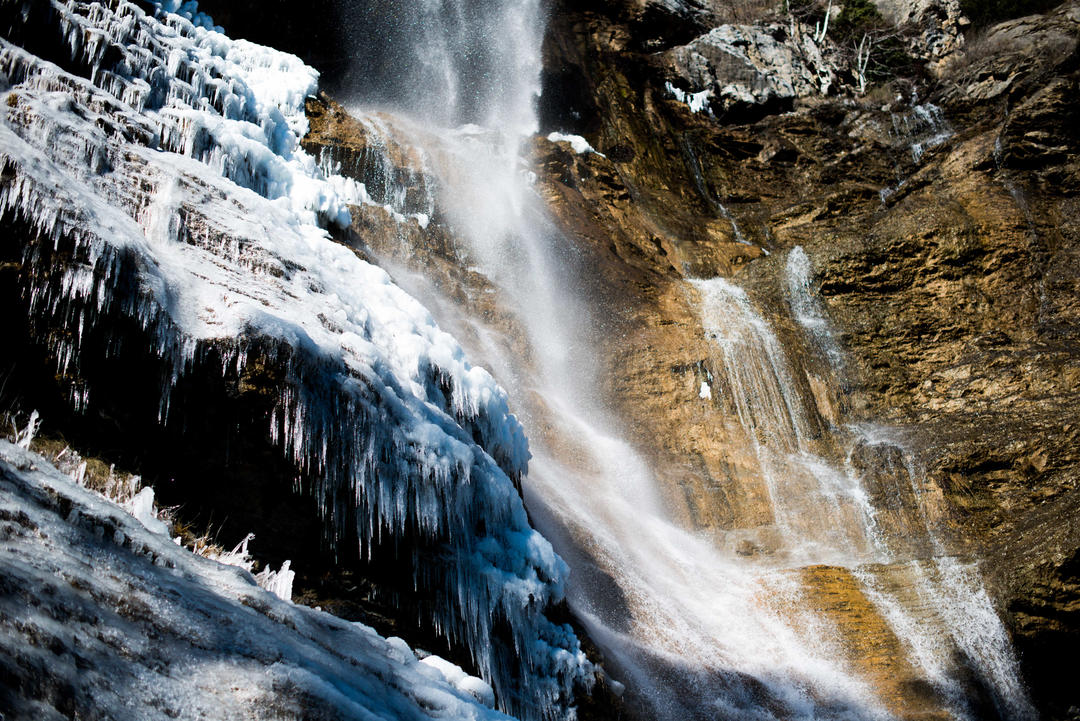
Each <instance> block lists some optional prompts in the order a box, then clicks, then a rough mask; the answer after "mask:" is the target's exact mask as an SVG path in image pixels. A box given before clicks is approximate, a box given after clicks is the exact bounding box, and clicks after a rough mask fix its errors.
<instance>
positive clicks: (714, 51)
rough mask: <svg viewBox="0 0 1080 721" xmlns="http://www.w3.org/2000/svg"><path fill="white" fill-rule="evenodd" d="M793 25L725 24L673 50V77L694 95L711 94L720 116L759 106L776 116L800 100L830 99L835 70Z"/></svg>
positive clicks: (731, 114) (727, 115)
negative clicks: (794, 35)
mask: <svg viewBox="0 0 1080 721" xmlns="http://www.w3.org/2000/svg"><path fill="white" fill-rule="evenodd" d="M791 29H792V26H791V25H787V26H785V25H780V24H771V25H762V26H752V25H749V26H748V25H721V26H720V27H718V28H714V29H712V30H710V31H709V32H708V33H706V34H705V35H702V36H701V37H699V38H696V39H695V40H694V41H692V42H691V43H689V44H687V45H683V46H680V47H678V48H675V49H674V50H671V51H669V55H670V58H671V63H672V67H673V69H674V71H675V73H676V74H677V75H678V76H679V77H680V78H681V79H683V80H685V81H686V82H687V83H688V84H689V86H690V88H691V92H693V93H698V92H708V93H709V97H710V99H711V100H710V106H711V107H712V108H713V112H714V113H715V114H717V115H719V116H720V117H729V116H733V115H738V114H740V113H745V112H747V111H749V110H751V109H753V108H755V107H757V108H761V111H762V112H778V111H781V110H785V109H788V108H790V107H791V106H792V104H793V102H794V100H795V99H796V98H804V97H808V96H811V95H819V94H820V95H828V93H829V90H830V88H831V87H832V85H833V82H834V80H833V71H832V68H831V67H830V66H829V64H828V63H827V62H826V60H825V58H823V57H822V53H821V50H820V49H819V48H818V46H817V44H816V43H815V42H814V39H813V38H812V37H811V36H810V35H809V34H803V33H800V34H799V36H798V37H797V38H791V40H790V41H789V34H790V32H791Z"/></svg>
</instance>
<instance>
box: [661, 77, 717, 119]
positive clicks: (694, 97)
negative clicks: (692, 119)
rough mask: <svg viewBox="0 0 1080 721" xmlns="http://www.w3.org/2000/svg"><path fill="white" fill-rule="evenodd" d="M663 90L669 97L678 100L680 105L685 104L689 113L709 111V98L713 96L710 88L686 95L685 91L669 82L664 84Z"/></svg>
mask: <svg viewBox="0 0 1080 721" xmlns="http://www.w3.org/2000/svg"><path fill="white" fill-rule="evenodd" d="M664 89H665V90H667V91H668V93H669V94H670V95H671V97H673V98H675V99H676V100H678V101H679V102H680V103H686V105H687V107H689V108H690V112H691V113H700V112H701V111H702V110H706V111H707V110H709V98H711V97H712V96H713V91H712V88H705V89H704V90H702V91H701V92H699V93H688V92H687V91H685V90H683V89H681V88H678V87H676V86H675V85H673V84H672V83H671V82H670V81H669V82H667V83H664Z"/></svg>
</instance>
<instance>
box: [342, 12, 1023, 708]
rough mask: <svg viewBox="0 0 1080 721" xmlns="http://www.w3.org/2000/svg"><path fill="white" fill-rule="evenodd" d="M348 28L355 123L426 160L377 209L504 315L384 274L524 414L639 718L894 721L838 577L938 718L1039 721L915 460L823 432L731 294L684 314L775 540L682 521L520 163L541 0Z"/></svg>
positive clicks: (714, 291) (793, 374) (827, 341)
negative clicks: (436, 250)
mask: <svg viewBox="0 0 1080 721" xmlns="http://www.w3.org/2000/svg"><path fill="white" fill-rule="evenodd" d="M365 8H366V9H365ZM372 8H374V9H372ZM346 16H347V17H350V18H351V22H350V23H349V32H350V36H351V37H353V38H356V39H357V40H355V42H356V43H357V48H356V49H355V54H356V58H357V60H356V67H355V74H356V77H357V78H370V82H369V83H366V84H363V83H359V82H358V83H357V84H356V86H357V88H358V90H357V94H356V97H355V98H354V99H353V102H352V103H351V110H352V111H353V113H354V114H355V115H357V116H358V117H359V118H360V119H361V120H362V121H363V122H364V123H365V124H366V125H367V127H368V129H369V131H370V132H371V134H372V135H373V137H375V138H376V139H379V140H378V142H382V143H385V144H386V145H391V144H397V145H399V146H401V147H407V148H409V149H410V152H411V156H412V157H415V158H416V162H417V163H418V165H419V167H418V168H416V169H415V177H414V178H413V180H415V178H419V177H423V178H425V179H426V180H425V193H427V195H426V199H425V200H424V201H423V202H420V203H417V201H416V200H415V198H413V199H411V200H409V201H406V196H407V195H408V193H406V192H405V189H404V188H400V187H399V188H396V189H395V188H394V187H392V186H393V182H392V180H388V179H389V178H393V177H394V173H393V171H392V169H390V168H389V166H388V167H387V168H384V169H383V170H382V171H379V173H381V175H380V174H379V173H375V176H378V177H381V178H382V179H383V182H384V184H385V185H387V187H386V188H384V189H383V192H381V197H380V199H379V201H378V202H379V203H386V204H387V206H388V208H389V209H390V210H392V211H395V212H398V213H400V214H401V216H408V215H409V214H414V217H421V218H422V219H423V221H424V223H425V227H426V222H427V218H428V216H429V215H433V216H434V217H436V218H437V219H438V221H439V222H441V223H443V224H444V225H445V226H446V227H448V228H450V229H451V230H452V233H451V235H452V238H453V241H452V242H453V245H454V247H453V253H454V254H455V255H456V259H457V261H458V262H459V263H460V264H461V265H462V266H463V267H464V268H465V269H466V270H467V271H468V273H469V274H470V277H474V278H475V280H474V281H472V282H471V285H470V284H469V283H466V284H465V285H466V288H465V290H466V291H467V294H471V296H472V299H471V300H472V302H473V303H476V302H477V296H481V295H488V296H490V297H491V298H492V299H493V302H494V305H495V306H497V308H498V309H499V311H500V312H499V313H498V314H493V315H492V317H488V318H483V317H478V316H477V315H476V314H475V313H469V312H467V311H466V310H463V308H465V307H466V306H467V305H468V304H467V303H465V304H462V302H460V299H458V298H457V297H456V295H455V293H453V292H451V289H449V288H447V287H446V286H445V285H444V284H442V283H440V282H438V281H436V280H434V279H433V278H432V277H430V276H429V275H428V274H426V273H422V272H419V270H418V269H417V265H423V264H424V263H425V260H424V258H423V256H422V255H419V256H414V257H413V260H414V261H415V262H413V263H412V264H410V262H409V260H410V256H411V255H413V254H412V250H410V249H409V248H407V247H403V248H400V249H397V250H396V251H394V252H383V255H384V256H385V257H384V258H383V261H384V263H385V264H386V265H387V266H388V267H389V268H390V270H391V271H392V273H393V274H394V275H395V277H396V278H397V279H398V281H399V282H400V283H401V284H402V285H404V286H405V287H406V289H407V290H409V291H410V292H411V293H413V294H415V295H416V296H418V297H420V299H421V300H423V301H424V302H425V304H426V305H427V306H428V307H429V308H431V309H432V310H433V312H434V313H435V314H436V316H437V317H438V319H439V322H440V324H441V325H442V326H443V327H445V328H447V329H448V330H450V331H451V332H452V333H454V334H455V335H456V336H457V337H458V338H459V339H460V340H461V342H462V343H463V344H464V345H466V347H467V348H468V349H469V351H470V354H471V356H472V357H473V358H474V359H476V360H477V361H479V362H482V363H484V364H485V365H487V366H488V367H489V368H490V369H491V370H492V371H493V372H494V373H495V375H496V376H497V377H498V378H500V380H501V382H502V383H503V384H504V385H505V386H506V387H507V388H508V389H509V391H510V394H511V397H512V398H514V399H516V402H517V412H518V413H519V415H520V416H521V417H522V419H523V421H524V425H525V427H526V429H527V431H528V432H529V433H530V437H531V447H532V452H533V456H534V457H533V460H532V462H531V464H530V471H529V475H528V478H527V479H526V482H525V489H524V490H525V494H526V500H527V503H528V505H529V507H530V511H531V513H532V515H533V518H534V521H535V522H536V524H537V525H538V527H539V528H540V530H541V531H543V532H544V533H545V535H547V536H548V537H549V538H550V539H551V540H552V542H553V543H554V544H555V545H556V547H557V549H558V550H559V552H560V553H561V554H562V555H563V557H564V558H565V559H566V560H567V561H568V562H569V564H570V567H571V569H572V577H571V582H570V588H569V595H570V602H571V605H572V607H573V609H574V610H575V612H576V613H577V615H578V616H579V617H580V618H581V619H582V620H583V622H584V623H585V625H586V627H587V629H588V631H589V633H590V635H591V636H592V637H593V639H594V640H595V641H596V642H597V643H598V644H599V645H600V647H601V648H602V649H603V651H604V653H605V656H606V659H607V665H608V666H609V669H610V671H611V673H612V675H613V676H614V677H616V678H617V679H618V680H619V681H621V682H622V683H623V684H625V686H626V687H627V694H628V696H629V698H630V699H632V701H633V703H632V706H636V707H644V708H648V709H649V711H648V712H647V713H645V714H644V715H645V716H650V717H655V718H662V719H673V720H674V719H679V720H682V719H698V718H700V719H715V718H740V719H781V718H782V719H853V720H854V719H877V718H882V719H884V718H891V717H894V716H896V715H898V714H899V711H898V708H897V704H896V702H895V700H894V699H890V698H888V695H889V694H888V693H883V692H882V687H883V683H882V682H881V680H880V679H875V678H874V674H873V673H868V672H867V670H866V667H865V664H863V665H862V666H860V659H859V658H858V651H857V650H853V649H852V646H851V638H850V634H848V636H845V634H844V632H843V629H842V626H843V624H844V623H846V622H848V621H850V620H851V619H850V618H845V617H844V616H843V612H840V611H835V612H826V611H823V610H822V608H823V605H822V604H823V602H822V600H821V594H819V593H817V590H818V589H819V586H815V581H814V580H813V579H814V578H818V577H820V576H821V575H822V574H825V573H826V571H824V570H822V569H839V571H828V573H830V574H833V575H832V576H830V578H833V577H835V578H837V579H840V581H838V582H842V583H846V584H847V586H845V589H846V590H847V592H848V593H849V594H850V595H852V596H853V597H856V598H857V599H860V602H861V603H863V604H864V605H865V608H867V609H870V610H871V611H872V613H873V615H874V616H875V617H876V618H878V619H880V623H879V624H878V625H879V626H880V627H881V628H882V629H884V630H883V631H882V634H883V635H884V636H886V637H888V638H893V639H897V640H898V643H897V646H896V648H897V652H898V654H899V655H901V656H902V657H903V658H902V659H901V661H902V663H903V665H904V667H905V668H909V669H913V671H911V677H912V678H913V679H919V680H921V681H922V682H924V683H926V684H928V685H929V687H930V688H931V691H929V692H928V693H927V694H926V695H927V696H931V697H933V698H934V699H936V700H935V701H934V702H933V705H934V706H935V708H936V709H939V710H944V711H946V712H947V715H950V716H952V717H955V718H958V719H974V718H976V716H977V714H978V713H980V711H979V709H977V708H974V707H973V706H972V705H971V704H970V703H969V702H968V699H967V696H968V695H969V694H968V692H967V690H968V689H969V688H970V687H971V683H970V678H965V677H963V675H964V674H967V675H968V676H969V677H970V676H971V675H974V676H975V677H977V684H978V685H980V686H982V687H984V688H987V689H989V696H990V699H991V701H992V702H993V704H994V706H995V707H996V708H997V713H998V714H999V715H1000V716H1002V717H1004V718H1026V717H1029V716H1030V715H1031V711H1030V707H1029V706H1028V704H1027V701H1026V698H1025V696H1024V692H1023V690H1022V688H1021V686H1020V685H1019V682H1018V681H1017V671H1016V661H1015V658H1014V657H1013V654H1012V651H1011V648H1010V646H1009V643H1008V639H1007V636H1006V635H1005V632H1004V629H1003V628H1002V626H1001V624H1000V622H999V621H998V619H997V617H996V615H995V614H994V611H993V608H992V606H991V604H990V601H989V599H988V598H987V596H986V594H985V592H984V591H983V590H982V586H981V582H980V580H979V578H978V574H977V571H976V569H975V568H974V567H973V566H972V565H971V564H968V563H965V562H963V561H962V560H959V559H956V558H953V557H952V556H950V554H949V553H948V552H947V550H946V549H944V548H943V547H942V546H941V544H940V542H939V541H938V540H937V539H936V538H935V537H934V535H933V533H932V532H931V527H932V525H933V524H932V523H931V522H930V519H928V514H930V513H931V511H930V510H928V509H927V508H926V504H925V502H924V496H925V495H926V494H927V490H926V488H925V484H924V483H923V479H922V477H921V475H920V473H919V471H918V468H917V464H916V463H915V462H914V461H912V460H911V454H910V453H909V452H908V451H907V449H906V448H905V447H904V444H903V443H902V441H901V440H900V439H898V438H896V437H895V434H894V433H892V432H890V431H888V430H887V429H881V428H875V427H868V426H859V427H855V426H852V427H848V428H834V427H832V426H831V425H829V424H828V423H826V422H824V421H822V420H821V418H820V417H818V416H816V415H815V414H816V413H817V411H816V410H815V407H814V399H813V398H811V397H808V395H807V394H806V393H805V392H804V391H803V390H802V387H803V386H802V385H800V383H799V382H798V374H799V373H800V370H799V369H798V368H796V367H795V366H793V365H792V363H791V362H790V361H789V359H788V357H787V356H786V354H785V352H784V349H783V347H782V346H781V344H780V342H779V340H778V339H777V336H776V335H775V334H774V333H773V332H772V330H771V329H770V327H769V325H768V323H767V322H766V321H765V320H764V318H763V317H762V316H761V315H760V314H759V312H758V310H757V309H756V308H755V306H754V303H753V301H752V299H751V298H750V297H749V296H748V295H747V294H746V293H745V292H744V291H743V290H742V289H740V288H739V287H737V286H736V285H734V284H732V283H731V282H730V281H728V280H725V279H721V278H714V279H707V280H697V281H693V282H690V283H688V285H687V289H686V292H687V298H688V300H689V302H691V303H692V304H694V305H695V306H696V307H697V308H698V311H699V314H700V319H701V323H702V327H703V328H704V329H705V332H706V335H707V337H708V339H709V343H710V347H711V349H712V357H711V358H710V364H711V368H712V371H713V373H714V374H716V375H717V377H718V379H719V380H718V382H717V388H716V393H717V396H718V397H719V396H721V395H723V394H729V396H730V399H731V401H732V402H733V404H734V407H735V412H736V414H737V421H738V425H739V426H740V427H741V428H742V431H743V433H744V435H745V439H746V447H747V449H749V452H750V454H751V455H752V456H753V457H754V458H755V459H756V462H757V466H758V468H759V470H760V474H761V479H762V480H763V481H764V484H765V487H766V488H767V490H768V494H769V498H770V505H771V514H772V522H771V523H768V524H766V525H764V526H761V527H757V528H751V529H749V533H750V535H752V536H754V543H755V544H756V546H757V547H760V548H763V549H767V551H768V552H767V553H762V554H755V555H753V556H752V557H749V558H748V557H744V556H741V555H738V554H736V553H734V552H732V551H731V544H728V543H726V542H725V540H724V539H723V538H721V539H719V540H718V539H717V538H715V537H708V536H706V535H705V534H704V533H703V532H700V531H698V530H696V529H693V528H686V527H684V526H682V525H680V524H679V523H677V522H675V521H674V520H673V519H672V518H671V516H670V515H669V513H668V512H667V510H666V508H665V504H664V502H663V500H662V492H661V489H660V488H659V485H658V481H657V480H656V477H655V475H654V473H653V472H652V471H651V469H650V468H649V465H648V463H647V462H646V461H645V459H644V457H643V456H642V455H641V454H639V453H638V452H637V451H636V450H635V449H634V448H633V447H632V446H631V445H630V444H629V443H628V442H627V441H626V440H624V433H623V432H622V430H621V427H620V421H619V420H618V419H617V418H616V417H615V416H614V414H613V413H612V412H610V411H609V410H608V407H607V404H606V399H605V398H603V397H602V394H601V393H600V391H599V390H598V389H599V388H601V387H602V384H601V383H600V380H601V379H600V378H599V377H598V374H599V370H598V369H599V367H600V366H601V363H600V359H599V354H601V353H603V352H604V349H603V348H602V347H600V344H599V342H598V339H600V338H602V337H604V336H603V333H602V332H600V330H599V328H600V325H601V320H602V319H600V318H597V317H595V316H594V315H593V313H592V312H591V309H590V303H589V300H588V298H587V297H585V295H584V294H583V292H582V291H581V290H580V289H581V287H582V284H581V282H580V279H581V277H582V275H583V273H585V272H586V271H587V269H584V268H582V267H581V259H580V256H579V255H578V254H577V253H576V252H575V250H574V246H573V243H572V242H571V241H570V240H568V239H567V238H565V237H563V236H562V235H561V234H560V233H559V231H558V230H557V229H556V227H555V225H554V224H553V223H552V221H551V220H550V219H549V218H548V216H547V212H546V210H545V208H544V206H543V202H542V201H541V199H540V198H539V196H538V195H537V194H536V193H535V192H534V190H533V188H532V186H531V179H530V174H529V169H528V167H527V165H526V164H525V162H524V161H523V160H522V158H521V155H522V152H521V151H522V149H523V145H524V143H525V141H527V140H528V139H529V138H530V137H531V136H532V135H534V134H535V133H536V131H537V130H538V125H537V121H536V115H535V112H534V101H535V97H536V96H537V94H538V92H539V76H540V70H541V54H540V42H541V39H542V37H543V29H544V28H543V12H542V4H541V2H540V0H482V1H480V2H478V1H476V0H438V1H437V0H412V1H411V2H410V1H408V0H382V2H376V3H372V4H370V5H368V6H364V8H354V9H353V10H352V11H351V15H350V13H349V12H347V13H346ZM361 29H362V32H361ZM380 38H381V39H382V40H383V42H379V39H380ZM401 68H404V69H405V70H404V71H403V72H399V69H401ZM387 162H389V161H387ZM376 165H377V162H376ZM376 170H378V168H376ZM373 177H374V176H373ZM406 206H408V207H406ZM417 213H419V214H420V215H419V216H417V215H415V214H417ZM399 217H400V216H399ZM407 222H410V223H411V222H414V221H407ZM407 237H409V236H408V234H406V233H403V234H402V238H403V239H406V238H407ZM402 242H405V241H404V240H403V241H402ZM788 261H789V262H788V266H787V275H786V276H785V280H786V288H787V290H786V292H787V295H788V297H789V300H790V301H791V303H792V309H793V315H794V317H795V318H796V320H797V321H798V322H799V323H800V324H801V325H802V327H804V328H805V329H806V332H807V334H808V337H809V338H810V339H811V341H812V344H813V345H815V346H816V347H818V348H819V351H820V353H821V355H822V357H823V358H824V359H825V361H826V362H827V363H828V364H829V365H830V366H831V367H833V368H835V369H838V370H837V373H840V372H842V371H841V370H840V367H841V366H842V362H843V361H842V351H841V349H840V345H839V343H838V342H837V341H836V339H835V337H834V336H833V335H832V333H831V328H830V326H829V324H828V320H827V317H826V315H825V311H824V308H823V306H822V304H821V303H820V301H819V300H817V299H816V297H815V296H814V295H813V293H812V289H811V285H812V284H811V281H810V265H811V264H810V262H809V259H808V257H807V256H806V254H805V252H803V251H802V249H796V250H795V251H792V253H791V256H790V257H789V259H788ZM493 318H494V319H493ZM499 319H501V320H499ZM745 530H746V529H744V531H745ZM742 537H743V538H745V537H746V533H743V536H742ZM815 569H817V570H815ZM815 574H816V575H815ZM808 579H810V580H808ZM819 585H820V584H819ZM815 594H816V595H815ZM825 605H826V606H827V604H825ZM958 659H960V660H959V661H958ZM891 668H892V667H890V668H886V669H885V671H884V673H886V674H887V673H888V672H889V671H890V669H891ZM879 675H880V674H879ZM885 685H887V684H885ZM908 710H911V709H908ZM915 710H916V711H918V710H920V709H915ZM921 710H925V709H921ZM899 715H902V714H899Z"/></svg>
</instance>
